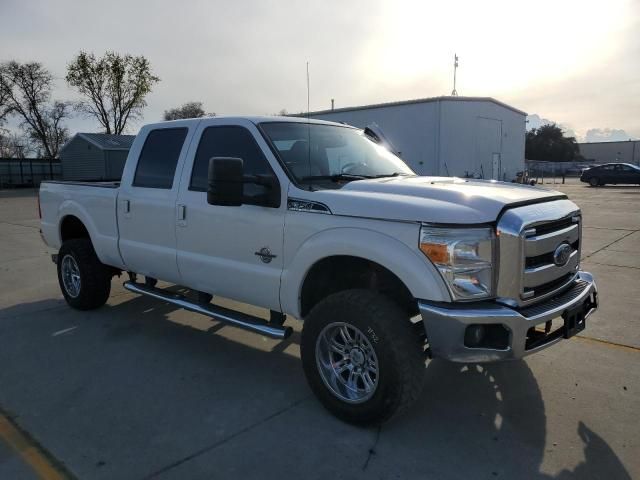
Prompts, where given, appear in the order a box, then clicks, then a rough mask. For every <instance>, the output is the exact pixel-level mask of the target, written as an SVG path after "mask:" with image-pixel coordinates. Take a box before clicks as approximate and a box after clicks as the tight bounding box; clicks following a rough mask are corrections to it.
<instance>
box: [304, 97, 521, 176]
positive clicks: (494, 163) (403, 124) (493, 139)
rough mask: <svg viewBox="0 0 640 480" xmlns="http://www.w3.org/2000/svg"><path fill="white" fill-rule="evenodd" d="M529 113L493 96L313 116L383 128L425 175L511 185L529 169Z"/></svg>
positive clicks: (313, 114) (421, 101) (386, 105)
mask: <svg viewBox="0 0 640 480" xmlns="http://www.w3.org/2000/svg"><path fill="white" fill-rule="evenodd" d="M526 115H527V114H526V113H525V112H523V111H521V110H518V109H517V108H514V107H511V106H509V105H506V104H504V103H502V102H499V101H498V100H495V99H493V98H490V97H434V98H424V99H418V100H407V101H401V102H393V103H381V104H377V105H365V106H361V107H349V108H336V109H333V110H324V111H318V112H311V113H310V114H309V116H310V117H312V118H317V119H320V120H331V121H335V122H344V123H347V124H349V125H353V126H356V127H360V128H365V127H367V126H369V125H371V124H377V125H378V126H379V127H380V129H381V130H382V132H383V133H384V134H385V136H386V137H387V138H388V139H389V140H390V142H391V143H392V144H393V146H394V147H395V149H396V150H397V151H399V152H400V155H401V157H402V158H403V159H404V160H405V161H406V162H407V163H408V164H409V165H410V166H411V167H412V168H413V169H414V170H415V171H416V172H418V173H419V174H422V175H441V176H473V175H476V176H478V177H480V178H486V179H489V178H493V179H496V180H507V181H509V180H511V179H513V178H515V176H516V173H517V172H518V171H521V170H524V141H525V119H526Z"/></svg>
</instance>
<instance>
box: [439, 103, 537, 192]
mask: <svg viewBox="0 0 640 480" xmlns="http://www.w3.org/2000/svg"><path fill="white" fill-rule="evenodd" d="M441 109H442V110H441V124H440V169H439V171H440V174H441V175H446V174H447V170H448V172H449V174H450V175H456V176H463V175H465V173H468V174H474V173H475V174H479V175H482V176H483V177H484V178H486V179H489V178H492V177H493V170H494V169H493V162H494V157H493V154H494V153H495V154H498V155H499V157H498V158H497V159H496V161H497V163H498V167H499V170H497V171H496V175H495V176H496V178H497V179H499V180H503V179H504V180H506V181H510V180H511V179H513V178H515V176H516V173H517V172H518V171H522V170H524V142H525V116H524V115H523V114H521V113H518V112H515V111H513V110H510V109H508V108H505V107H503V106H500V105H498V104H495V103H493V102H482V101H469V102H464V101H443V102H442V105H441Z"/></svg>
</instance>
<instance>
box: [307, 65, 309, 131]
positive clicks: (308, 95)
mask: <svg viewBox="0 0 640 480" xmlns="http://www.w3.org/2000/svg"><path fill="white" fill-rule="evenodd" d="M308 119H309V61H307V120H308Z"/></svg>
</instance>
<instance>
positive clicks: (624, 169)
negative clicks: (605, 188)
mask: <svg viewBox="0 0 640 480" xmlns="http://www.w3.org/2000/svg"><path fill="white" fill-rule="evenodd" d="M580 181H581V182H585V183H588V184H589V185H591V186H592V187H598V186H601V185H606V184H607V183H612V184H614V185H617V184H619V183H635V184H638V185H640V167H638V166H636V165H632V164H630V163H606V164H604V165H599V166H597V167H592V168H588V169H587V170H585V171H584V172H582V176H581V177H580Z"/></svg>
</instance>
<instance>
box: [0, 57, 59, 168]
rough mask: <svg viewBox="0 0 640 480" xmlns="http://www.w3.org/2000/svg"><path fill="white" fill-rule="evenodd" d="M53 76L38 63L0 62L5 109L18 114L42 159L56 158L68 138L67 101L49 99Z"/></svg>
mask: <svg viewBox="0 0 640 480" xmlns="http://www.w3.org/2000/svg"><path fill="white" fill-rule="evenodd" d="M52 87H53V76H52V75H51V73H50V72H49V71H48V70H47V69H46V68H44V66H43V65H42V64H41V63H38V62H31V63H18V62H16V61H11V62H6V63H3V64H2V65H0V91H2V92H3V96H4V97H5V100H4V102H5V105H4V111H5V112H6V113H8V114H11V115H15V116H17V117H18V118H19V119H20V120H21V123H20V126H21V127H22V129H23V131H24V132H25V134H26V136H27V137H28V138H29V139H30V140H31V141H32V142H33V143H34V144H35V146H37V147H38V148H40V149H41V150H42V152H43V154H44V156H45V158H56V157H57V156H58V151H59V150H60V147H62V145H63V144H64V143H65V142H66V141H67V139H68V138H69V131H68V129H67V128H66V127H65V126H64V120H65V119H66V118H67V117H68V116H69V104H68V103H67V102H61V101H51V89H52Z"/></svg>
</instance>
